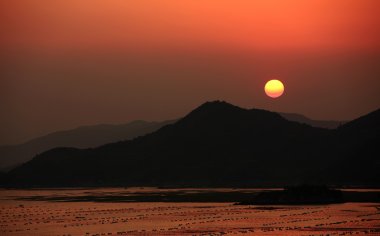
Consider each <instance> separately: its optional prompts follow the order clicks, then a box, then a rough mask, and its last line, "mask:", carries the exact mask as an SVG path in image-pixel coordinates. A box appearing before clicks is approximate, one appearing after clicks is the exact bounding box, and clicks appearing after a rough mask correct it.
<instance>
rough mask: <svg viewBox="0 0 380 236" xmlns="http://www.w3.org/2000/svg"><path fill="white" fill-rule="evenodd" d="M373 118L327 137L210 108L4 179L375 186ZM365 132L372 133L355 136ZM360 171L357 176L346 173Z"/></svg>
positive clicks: (273, 117)
mask: <svg viewBox="0 0 380 236" xmlns="http://www.w3.org/2000/svg"><path fill="white" fill-rule="evenodd" d="M378 118H379V117H378V115H377V113H376V115H375V116H374V117H372V115H371V114H369V115H368V116H364V117H362V118H359V120H354V121H352V122H349V123H347V124H345V125H344V126H342V127H340V128H339V129H337V130H329V129H323V128H315V127H311V126H309V125H306V124H300V123H298V122H293V121H289V120H287V119H285V118H283V117H282V116H281V115H279V114H277V113H275V112H269V111H265V110H259V109H243V108H239V107H236V106H233V105H231V104H228V103H226V102H220V101H215V102H207V103H205V104H203V105H201V106H200V107H198V108H196V109H195V110H193V111H192V112H190V113H189V114H188V115H187V116H185V117H184V118H182V119H180V120H178V121H177V122H175V123H173V124H169V125H166V126H164V127H162V128H160V129H159V130H157V131H156V132H153V133H150V134H147V135H145V136H142V137H138V138H135V139H133V140H128V141H121V142H117V143H111V144H107V145H103V146H100V147H97V148H89V149H78V148H56V149H52V150H49V151H47V152H44V153H42V154H40V155H38V156H36V157H35V158H33V160H31V161H29V162H27V163H25V164H24V165H21V166H19V167H17V168H15V169H14V170H12V171H11V172H9V173H8V174H7V175H6V180H5V181H6V183H7V185H8V186H35V187H41V186H43V187H62V186H182V187H184V186H202V187H218V186H229V187H245V186H250V187H259V186H285V185H293V184H303V183H316V182H317V183H327V184H338V185H350V184H354V185H361V186H364V185H366V186H369V185H378V184H379V182H378V176H377V175H376V172H374V173H372V172H368V171H366V170H367V169H368V170H371V171H372V170H373V168H374V167H377V166H378V165H377V164H376V163H378V160H379V157H377V156H374V157H373V156H371V158H367V157H366V159H365V160H366V162H363V161H362V159H361V157H362V155H363V153H365V148H367V146H368V145H369V146H371V147H372V145H373V144H376V143H378V141H379V132H378V130H376V129H375V130H372V129H371V128H370V127H372V126H374V125H375V126H376V125H378V121H379V119H378ZM368 120H369V121H371V122H370V124H368V122H369V121H368ZM356 124H357V125H356ZM358 127H359V128H358ZM363 127H366V130H370V131H371V132H370V134H367V133H365V134H363V136H359V137H357V136H356V133H357V132H361V131H360V130H361V129H362V128H363ZM358 129H359V131H358ZM368 155H369V154H368ZM364 156H367V154H365V155H364ZM368 157H369V156H368ZM346 159H347V160H346ZM341 163H349V164H345V166H344V168H340V165H339V164H341ZM359 164H360V165H359ZM376 165H377V166H376ZM358 166H359V167H360V168H361V170H360V174H361V175H362V176H359V177H357V176H355V175H352V174H350V173H355V171H356V169H357V167H358Z"/></svg>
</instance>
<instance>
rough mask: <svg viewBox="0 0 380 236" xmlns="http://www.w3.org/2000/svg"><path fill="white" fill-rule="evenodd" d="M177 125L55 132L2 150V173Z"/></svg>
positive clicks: (138, 123) (140, 124) (146, 124)
mask: <svg viewBox="0 0 380 236" xmlns="http://www.w3.org/2000/svg"><path fill="white" fill-rule="evenodd" d="M172 122H174V121H164V122H147V121H139V120H138V121H133V122H130V123H128V124H120V125H110V124H101V125H93V126H81V127H78V128H76V129H72V130H64V131H58V132H54V133H51V134H48V135H45V136H42V137H39V138H35V139H33V140H30V141H28V142H26V143H23V144H19V145H9V146H0V170H8V169H12V168H14V167H16V166H17V165H20V164H22V163H24V162H27V161H29V160H31V159H32V158H33V157H35V156H36V155H37V154H39V153H42V152H45V151H47V150H49V149H52V148H56V147H76V148H90V147H97V146H100V145H104V144H106V143H111V142H117V141H120V140H128V139H132V138H135V137H137V136H141V135H145V134H147V133H151V132H153V131H156V130H158V129H159V128H161V127H162V126H164V125H166V124H169V123H172Z"/></svg>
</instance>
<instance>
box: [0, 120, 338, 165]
mask: <svg viewBox="0 0 380 236" xmlns="http://www.w3.org/2000/svg"><path fill="white" fill-rule="evenodd" d="M279 114H280V115H281V116H282V117H284V118H285V119H287V120H290V121H297V122H299V123H304V124H308V125H311V126H314V127H321V128H330V129H333V128H336V127H338V126H339V125H341V124H342V123H343V122H339V121H318V120H312V119H309V118H307V117H305V116H303V115H300V114H295V113H279ZM174 122H175V120H170V121H164V122H146V121H133V122H131V123H128V124H119V125H110V124H100V125H94V126H81V127H79V128H76V129H72V130H65V131H58V132H54V133H51V134H48V135H45V136H42V137H39V138H36V139H33V140H30V141H28V142H26V143H23V144H19V145H8V146H0V170H2V171H9V170H11V169H13V168H14V167H16V166H18V165H20V164H22V163H25V162H27V161H29V160H31V159H32V158H33V157H34V156H36V155H37V154H39V153H42V152H44V151H47V150H49V149H52V148H56V147H75V148H90V147H97V146H100V145H104V144H107V143H112V142H117V141H120V140H128V139H132V138H135V137H137V136H142V135H145V134H147V133H151V132H153V131H156V130H158V129H159V128H161V127H162V126H164V125H167V124H170V123H174Z"/></svg>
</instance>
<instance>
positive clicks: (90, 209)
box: [0, 188, 380, 236]
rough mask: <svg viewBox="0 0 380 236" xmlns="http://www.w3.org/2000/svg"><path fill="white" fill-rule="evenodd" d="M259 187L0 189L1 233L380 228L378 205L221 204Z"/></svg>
mask: <svg viewBox="0 0 380 236" xmlns="http://www.w3.org/2000/svg"><path fill="white" fill-rule="evenodd" d="M260 191H267V189H156V188H129V189H116V188H115V189H112V188H107V189H64V190H63V189H54V190H51V189H49V190H0V235H42V236H43V235H61V236H63V235H223V234H227V235H229V234H231V235H328V234H329V235H351V234H355V235H365V234H367V235H379V234H380V204H378V203H345V204H336V205H320V206H239V205H234V204H233V201H232V202H230V201H225V202H223V201H224V200H229V199H232V198H234V197H236V198H246V197H248V196H249V195H251V194H257V193H258V192H260ZM213 197H214V199H216V200H217V202H215V201H212V198H213ZM193 198H194V200H195V201H193V202H192V200H193ZM139 199H141V200H142V201H136V200H139ZM160 199H161V200H163V201H161V202H152V201H153V200H160ZM170 200H173V201H172V202H169V201H170ZM181 200H184V201H181Z"/></svg>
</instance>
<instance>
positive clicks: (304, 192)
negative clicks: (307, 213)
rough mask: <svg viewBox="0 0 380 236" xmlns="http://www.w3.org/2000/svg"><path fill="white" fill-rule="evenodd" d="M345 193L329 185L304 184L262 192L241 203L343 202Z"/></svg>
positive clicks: (304, 203)
mask: <svg viewBox="0 0 380 236" xmlns="http://www.w3.org/2000/svg"><path fill="white" fill-rule="evenodd" d="M343 202H344V200H343V193H342V191H340V190H336V189H331V188H329V187H327V186H314V185H302V186H293V187H287V188H285V189H284V190H281V191H268V192H262V193H259V194H258V195H256V196H255V197H253V199H252V200H249V201H243V202H240V203H238V204H239V205H306V204H312V205H315V204H333V203H343Z"/></svg>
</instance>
